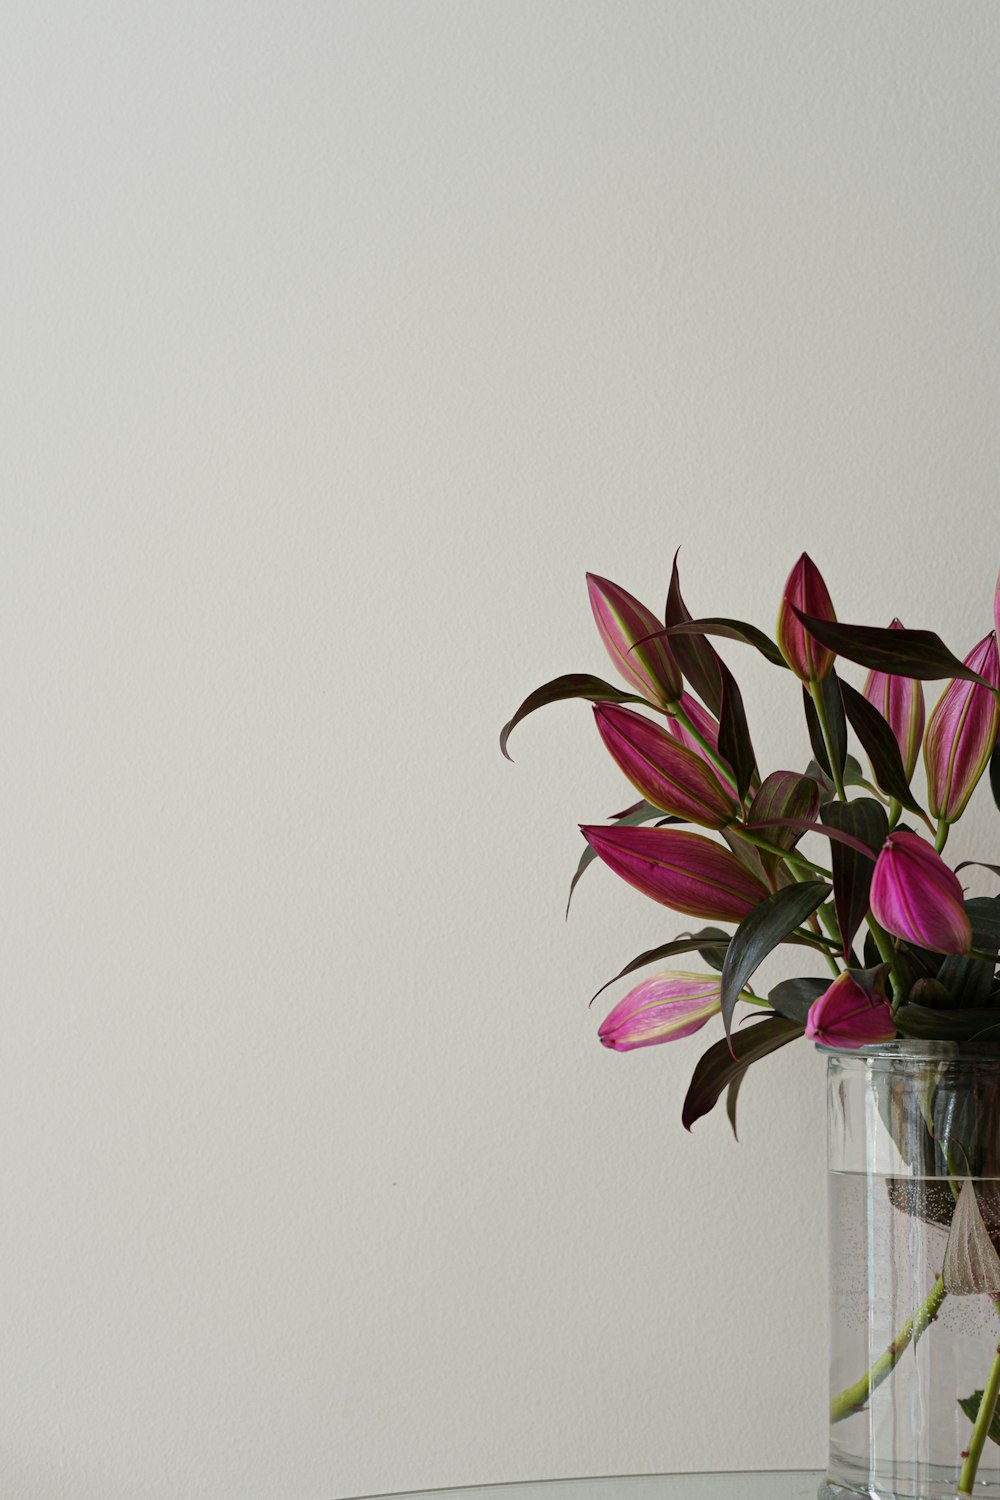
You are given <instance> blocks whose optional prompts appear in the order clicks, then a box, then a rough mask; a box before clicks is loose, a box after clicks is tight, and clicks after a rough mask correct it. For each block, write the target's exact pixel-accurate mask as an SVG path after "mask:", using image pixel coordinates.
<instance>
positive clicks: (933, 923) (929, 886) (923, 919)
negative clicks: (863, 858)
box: [870, 829, 972, 953]
mask: <svg viewBox="0 0 1000 1500" xmlns="http://www.w3.org/2000/svg"><path fill="white" fill-rule="evenodd" d="M870 900H871V909H872V915H873V916H874V917H875V920H876V921H877V922H879V923H880V924H881V926H883V927H884V928H885V930H886V932H891V933H892V935H893V937H900V938H904V939H905V940H906V941H907V942H908V943H914V944H915V945H916V946H917V947H918V948H929V949H930V950H931V952H932V953H968V951H969V949H970V948H971V947H972V926H971V923H970V922H969V914H968V912H967V911H966V909H965V904H964V902H963V900H962V887H961V886H960V885H959V883H958V876H957V875H956V874H955V872H954V871H953V870H951V869H949V867H948V866H947V865H946V864H945V862H944V860H943V859H942V858H941V856H940V854H936V853H935V851H934V850H933V849H932V848H931V846H930V844H928V843H927V842H926V841H925V840H924V839H922V838H919V837H918V836H917V835H916V834H915V833H907V832H906V831H905V830H902V829H900V830H897V832H896V833H890V835H889V837H888V838H887V839H886V841H885V843H884V844H883V845H882V850H881V853H880V854H879V857H878V859H877V860H876V861H875V870H874V872H873V874H872V886H871V897H870Z"/></svg>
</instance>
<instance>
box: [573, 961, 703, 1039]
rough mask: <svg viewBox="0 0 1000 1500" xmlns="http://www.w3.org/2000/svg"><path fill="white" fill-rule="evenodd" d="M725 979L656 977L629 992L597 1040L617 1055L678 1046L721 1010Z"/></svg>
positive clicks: (680, 974)
mask: <svg viewBox="0 0 1000 1500" xmlns="http://www.w3.org/2000/svg"><path fill="white" fill-rule="evenodd" d="M721 987H722V977H721V975H718V974H716V975H715V976H714V978H712V977H709V976H708V975H706V974H686V973H679V972H676V971H675V972H674V973H670V974H653V975H651V976H650V978H649V979H644V980H643V981H642V983H641V984H637V985H636V987H635V989H634V990H629V992H628V994H627V995H626V996H625V998H624V1000H619V1002H618V1004H617V1005H616V1006H615V1008H614V1010H612V1011H611V1012H610V1013H609V1015H608V1017H607V1019H606V1020H605V1021H604V1022H603V1024H602V1025H601V1029H600V1031H599V1032H598V1036H599V1037H600V1039H601V1042H602V1043H603V1045H604V1046H605V1047H611V1048H612V1049H613V1050H614V1051H615V1052H630V1051H632V1049H633V1048H634V1047H652V1046H654V1045H655V1044H656V1043H657V1042H676V1041H679V1039H680V1038H681V1037H682V1036H691V1035H692V1033H693V1032H695V1031H699V1030H700V1029H701V1027H702V1026H704V1024H705V1022H706V1021H708V1020H710V1019H711V1017H712V1016H714V1015H718V1013H719V1011H720V1010H721V1008H722V1004H721V1000H720V998H719V992H720V989H721Z"/></svg>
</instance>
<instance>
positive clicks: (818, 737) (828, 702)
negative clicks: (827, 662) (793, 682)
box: [802, 671, 847, 781]
mask: <svg viewBox="0 0 1000 1500" xmlns="http://www.w3.org/2000/svg"><path fill="white" fill-rule="evenodd" d="M818 687H819V690H820V692H821V693H822V694H823V705H824V707H825V709H826V717H827V723H828V724H829V726H830V739H831V741H832V743H833V753H834V758H835V760H836V762H837V769H838V770H839V772H840V774H841V777H843V774H844V771H845V770H846V767H847V724H846V722H845V719H844V703H843V699H842V698H841V696H840V679H839V677H838V676H837V674H836V672H833V671H831V672H829V673H828V674H827V676H826V677H824V678H823V680H822V681H821V682H820V683H819V684H818ZM802 706H803V708H804V709H805V715H806V727H807V729H808V730H809V743H810V745H811V746H812V751H813V754H814V755H815V757H816V759H817V761H818V762H819V764H820V768H821V769H822V771H823V772H824V774H825V775H827V776H829V777H830V779H831V781H832V780H833V776H832V772H831V767H830V757H829V756H828V755H827V753H826V741H825V739H824V738H823V730H822V728H821V726H820V722H819V714H818V713H817V712H816V705H815V703H814V702H813V700H812V695H811V694H810V692H809V689H808V687H806V686H805V685H803V688H802Z"/></svg>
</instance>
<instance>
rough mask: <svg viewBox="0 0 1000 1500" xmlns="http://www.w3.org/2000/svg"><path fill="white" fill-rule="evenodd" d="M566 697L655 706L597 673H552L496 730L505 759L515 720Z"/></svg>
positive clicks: (517, 722)
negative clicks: (556, 674) (598, 675)
mask: <svg viewBox="0 0 1000 1500" xmlns="http://www.w3.org/2000/svg"><path fill="white" fill-rule="evenodd" d="M566 698H586V699H587V701H588V702H589V703H646V705H647V707H649V708H655V706H656V705H655V704H651V703H648V702H647V700H646V699H645V698H640V697H638V695H637V694H635V693H623V692H622V691H621V689H620V688H616V687H612V685H611V683H610V682H604V681H603V680H602V679H601V678H600V677H591V676H589V675H588V674H587V673H585V672H570V673H568V674H567V675H566V676H565V677H554V678H553V679H552V681H551V682H546V683H544V684H543V685H542V687H539V688H536V689H535V691H534V692H533V693H529V694H528V696H527V698H525V700H524V702H523V703H522V704H521V707H520V708H519V709H518V710H517V712H516V714H515V715H514V717H513V718H512V719H509V720H508V721H507V723H506V724H505V725H504V726H503V729H502V730H501V731H500V749H501V750H502V752H503V754H504V755H506V756H507V759H508V760H510V759H511V756H510V755H507V741H508V739H509V738H510V732H511V730H512V729H513V728H514V726H515V724H520V722H521V720H522V719H526V718H527V717H528V715H529V714H533V713H534V712H535V709H536V708H544V707H545V705H546V704H547V703H560V702H562V701H563V699H566Z"/></svg>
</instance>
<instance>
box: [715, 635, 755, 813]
mask: <svg viewBox="0 0 1000 1500" xmlns="http://www.w3.org/2000/svg"><path fill="white" fill-rule="evenodd" d="M719 673H720V676H721V679H722V709H721V712H720V716H719V754H720V755H721V756H722V758H723V760H726V761H728V762H729V764H730V765H731V766H732V768H733V775H734V776H735V777H736V791H737V794H738V795H739V797H740V799H741V801H742V799H743V798H744V797H745V796H746V794H747V790H748V789H749V786H750V783H751V781H752V780H753V775H754V772H755V771H756V769H757V757H756V756H755V755H754V750H753V741H752V740H751V738H750V728H749V725H748V724H747V716H746V710H745V709H744V707H743V695H742V694H741V692H740V690H739V686H738V684H737V682H736V678H735V677H734V676H733V674H732V672H730V670H729V668H728V667H727V666H726V664H725V662H724V661H723V660H722V659H721V657H720V659H719Z"/></svg>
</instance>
